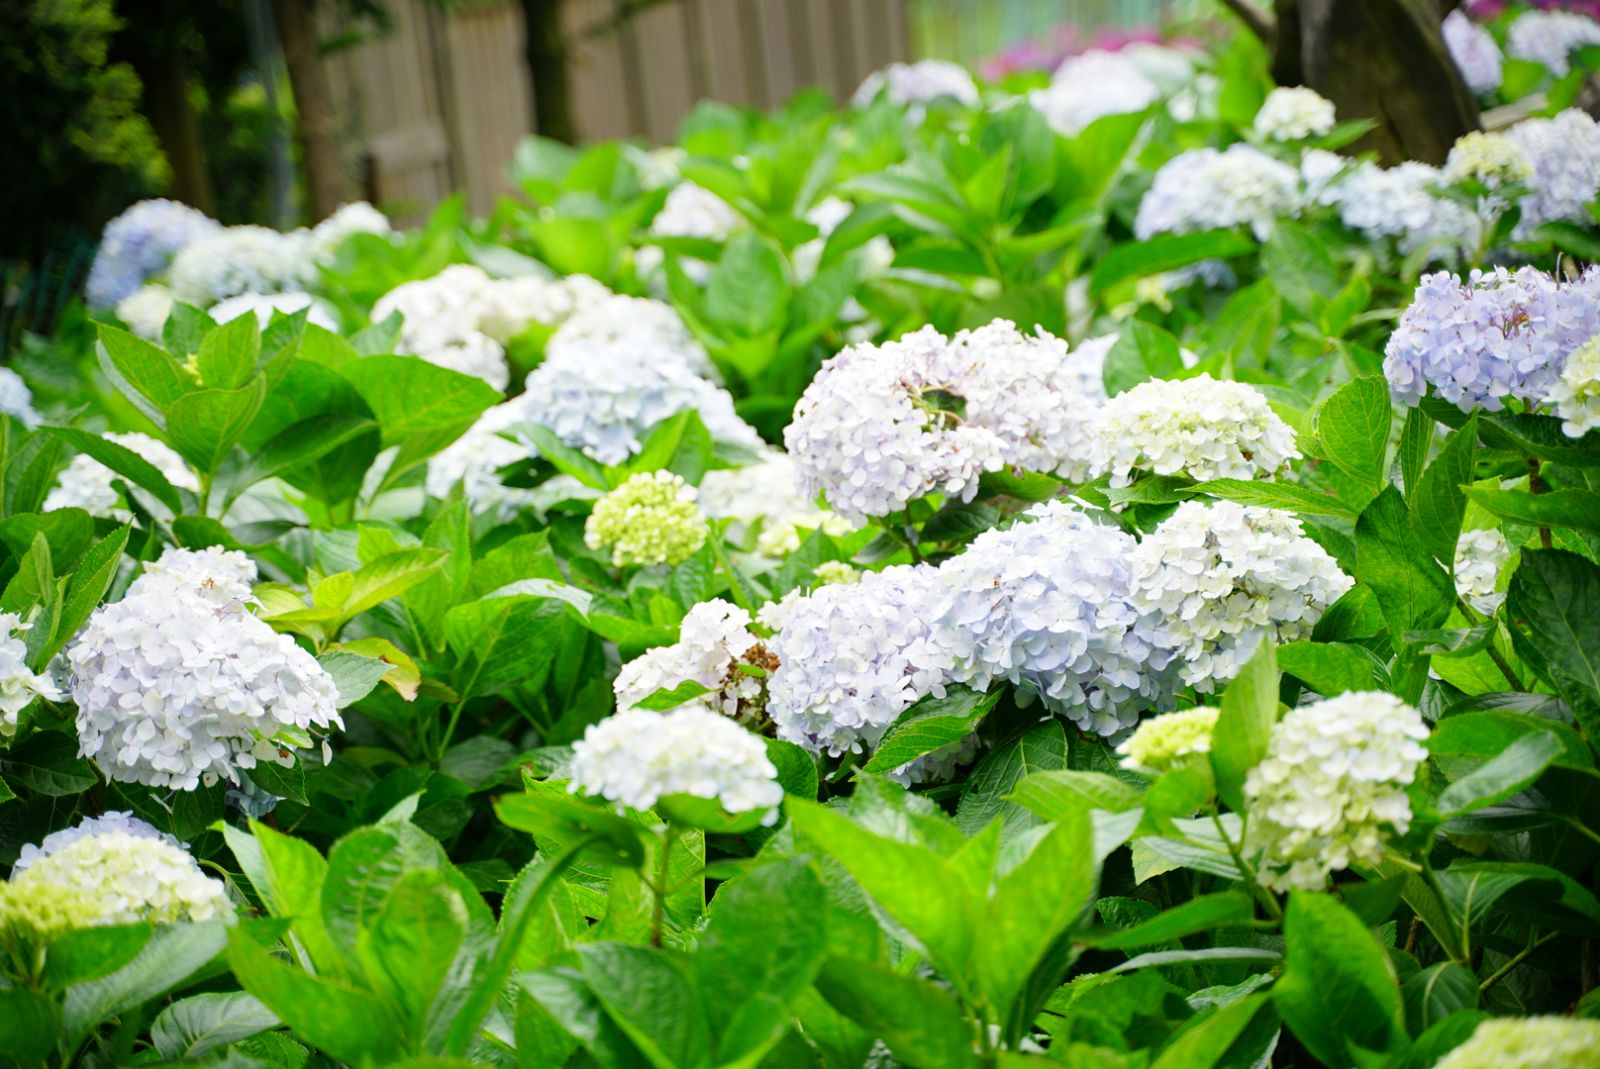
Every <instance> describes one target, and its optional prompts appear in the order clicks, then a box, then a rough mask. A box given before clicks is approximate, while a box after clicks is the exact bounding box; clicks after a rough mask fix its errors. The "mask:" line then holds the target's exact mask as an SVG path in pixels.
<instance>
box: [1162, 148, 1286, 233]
mask: <svg viewBox="0 0 1600 1069" xmlns="http://www.w3.org/2000/svg"><path fill="white" fill-rule="evenodd" d="M1299 193H1300V175H1299V173H1298V172H1297V171H1296V170H1295V169H1294V168H1293V167H1291V166H1289V165H1288V164H1286V163H1283V162H1282V161H1280V160H1276V159H1273V158H1272V157H1271V156H1269V155H1267V154H1266V153H1265V152H1262V151H1261V150H1260V149H1258V148H1254V147H1252V146H1250V145H1229V146H1228V147H1227V148H1226V149H1223V150H1220V151H1219V150H1217V149H1214V148H1198V149H1190V150H1189V151H1188V152H1183V153H1180V154H1179V155H1177V156H1174V157H1173V158H1172V159H1170V160H1168V161H1167V162H1166V163H1165V164H1163V165H1162V167H1161V169H1160V170H1159V171H1157V172H1156V177H1155V182H1154V183H1153V184H1152V185H1151V187H1150V190H1149V192H1147V193H1146V194H1145V195H1144V199H1143V200H1141V201H1140V202H1139V212H1138V215H1137V216H1136V217H1135V219H1134V224H1133V229H1134V234H1135V235H1136V236H1137V237H1138V238H1139V239H1140V240H1141V241H1143V240H1146V239H1148V238H1152V237H1155V236H1156V235H1157V234H1189V233H1194V232H1196V231H1201V230H1216V229H1226V228H1230V227H1236V226H1248V227H1249V228H1250V229H1251V231H1252V232H1253V233H1254V234H1255V236H1256V237H1257V238H1258V239H1260V240H1262V241H1265V240H1267V238H1269V237H1271V236H1272V230H1273V226H1274V224H1276V222H1277V221H1278V218H1279V217H1280V216H1286V215H1292V214H1293V213H1294V210H1295V206H1296V203H1297V201H1298V198H1299Z"/></svg>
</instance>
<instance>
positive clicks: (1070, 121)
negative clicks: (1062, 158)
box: [1028, 48, 1161, 137]
mask: <svg viewBox="0 0 1600 1069" xmlns="http://www.w3.org/2000/svg"><path fill="white" fill-rule="evenodd" d="M1160 99H1161V88H1160V86H1158V85H1156V83H1155V82H1153V81H1151V80H1150V79H1149V78H1148V77H1147V76H1146V75H1145V73H1144V72H1143V71H1142V70H1140V69H1139V65H1138V64H1136V63H1134V62H1133V60H1132V59H1130V58H1129V57H1128V56H1127V55H1125V54H1123V53H1122V52H1107V51H1105V50H1104V49H1098V48H1095V49H1090V50H1089V51H1087V52H1084V53H1082V54H1080V55H1076V56H1070V57H1068V58H1067V59H1066V60H1064V61H1063V62H1062V64H1061V66H1059V67H1057V68H1056V71H1055V74H1053V75H1052V76H1051V78H1050V85H1049V86H1048V87H1046V88H1044V89H1035V90H1034V91H1033V92H1031V93H1029V94H1028V102H1029V103H1030V104H1032V105H1033V106H1034V107H1035V108H1037V109H1039V113H1040V114H1041V115H1043V116H1044V117H1045V121H1046V122H1048V123H1049V124H1050V126H1051V128H1052V129H1054V130H1055V131H1056V132H1057V133H1058V134H1061V135H1063V136H1064V137H1076V136H1077V135H1078V134H1080V133H1082V132H1083V128H1084V127H1086V126H1088V125H1089V124H1090V123H1092V122H1094V121H1095V120H1096V119H1099V118H1103V117H1104V116H1107V115H1121V114H1124V113H1126V112H1130V111H1143V110H1144V109H1145V108H1148V107H1149V106H1150V105H1151V104H1154V103H1155V102H1156V101H1158V100H1160Z"/></svg>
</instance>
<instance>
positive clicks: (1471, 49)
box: [1443, 9, 1502, 96]
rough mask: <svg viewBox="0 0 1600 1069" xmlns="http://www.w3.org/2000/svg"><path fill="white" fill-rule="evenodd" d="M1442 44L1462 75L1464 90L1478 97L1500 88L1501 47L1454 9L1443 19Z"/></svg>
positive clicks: (1462, 12) (1481, 28)
mask: <svg viewBox="0 0 1600 1069" xmlns="http://www.w3.org/2000/svg"><path fill="white" fill-rule="evenodd" d="M1443 30H1444V44H1445V48H1446V49H1448V50H1449V52H1450V58H1451V59H1453V60H1455V64H1456V66H1457V67H1458V68H1459V69H1460V71H1461V77H1462V78H1463V79H1464V80H1465V81H1466V83H1467V88H1468V89H1470V90H1472V92H1473V93H1475V94H1477V95H1478V96H1483V95H1484V94H1485V93H1492V92H1494V91H1495V90H1496V89H1499V88H1500V82H1501V79H1502V74H1501V57H1500V46H1499V45H1497V44H1495V41H1494V34H1492V33H1490V32H1489V31H1488V30H1487V29H1485V28H1484V27H1482V26H1479V25H1478V24H1477V23H1476V22H1473V21H1472V19H1470V18H1468V17H1467V14H1466V12H1464V11H1461V10H1460V9H1457V10H1455V11H1452V12H1450V14H1448V15H1446V16H1445V19H1444V26H1443Z"/></svg>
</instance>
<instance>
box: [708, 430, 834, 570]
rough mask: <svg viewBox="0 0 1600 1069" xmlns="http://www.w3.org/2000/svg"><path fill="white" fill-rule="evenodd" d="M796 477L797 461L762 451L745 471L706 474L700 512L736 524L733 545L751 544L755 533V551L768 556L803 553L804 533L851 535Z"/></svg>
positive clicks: (778, 452)
mask: <svg viewBox="0 0 1600 1069" xmlns="http://www.w3.org/2000/svg"><path fill="white" fill-rule="evenodd" d="M797 479H798V473H797V471H796V468H795V464H794V460H793V459H792V458H790V456H789V454H787V453H785V452H783V451H782V450H780V449H766V450H763V451H762V454H761V460H760V461H759V462H758V463H755V464H751V465H749V466H748V467H744V468H737V469H733V468H719V469H717V470H715V471H708V472H706V473H705V476H704V477H703V478H701V480H700V508H701V510H702V511H703V512H705V514H706V515H707V516H711V517H713V518H715V519H726V520H732V521H733V524H732V526H731V527H730V528H729V536H730V538H731V540H733V541H736V542H739V543H740V544H744V545H748V542H746V541H745V540H746V538H747V537H748V535H749V533H750V532H751V531H755V532H756V551H757V552H758V553H761V554H763V555H764V556H768V557H785V556H788V555H789V554H790V553H793V552H794V551H795V550H797V549H799V548H800V529H801V528H806V529H808V530H820V531H825V532H827V533H828V534H831V535H844V534H849V533H850V532H851V531H852V530H854V527H853V526H852V525H851V523H850V521H849V520H846V519H845V518H844V517H842V516H839V515H837V514H835V513H833V512H830V511H829V510H828V509H825V508H822V507H821V506H820V505H817V504H816V503H815V502H814V501H812V500H810V499H808V498H805V497H802V496H801V495H800V493H799V491H797V490H796V489H795V485H796V482H797Z"/></svg>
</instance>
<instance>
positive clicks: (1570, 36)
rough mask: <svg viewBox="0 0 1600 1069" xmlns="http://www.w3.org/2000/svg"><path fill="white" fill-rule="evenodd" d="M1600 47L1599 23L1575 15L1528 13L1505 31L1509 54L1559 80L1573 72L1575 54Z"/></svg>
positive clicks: (1516, 19) (1571, 13)
mask: <svg viewBox="0 0 1600 1069" xmlns="http://www.w3.org/2000/svg"><path fill="white" fill-rule="evenodd" d="M1590 45H1600V22H1596V21H1595V20H1594V19H1592V18H1590V17H1589V16H1587V15H1580V14H1578V13H1577V12H1575V11H1526V12H1523V13H1522V14H1521V15H1518V16H1517V17H1516V18H1515V19H1514V20H1512V23H1511V25H1510V26H1509V27H1508V28H1507V29H1506V52H1507V53H1508V54H1509V55H1511V56H1512V57H1513V58H1516V59H1525V60H1528V61H1530V62H1533V63H1538V64H1541V65H1543V66H1544V68H1545V69H1546V70H1548V71H1549V72H1550V73H1551V74H1552V75H1554V76H1555V77H1557V78H1564V77H1566V75H1567V72H1568V71H1570V70H1571V69H1572V53H1574V52H1576V51H1578V50H1579V49H1580V48H1586V47H1588V46H1590Z"/></svg>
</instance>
